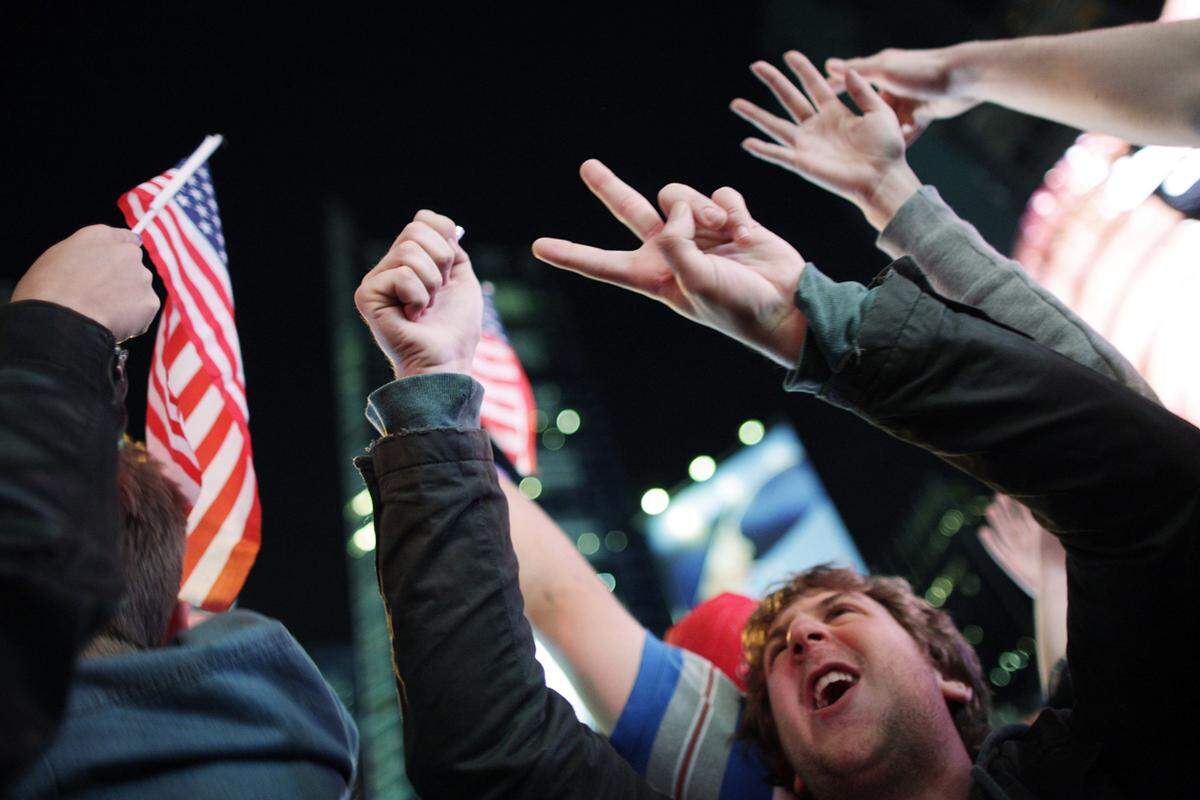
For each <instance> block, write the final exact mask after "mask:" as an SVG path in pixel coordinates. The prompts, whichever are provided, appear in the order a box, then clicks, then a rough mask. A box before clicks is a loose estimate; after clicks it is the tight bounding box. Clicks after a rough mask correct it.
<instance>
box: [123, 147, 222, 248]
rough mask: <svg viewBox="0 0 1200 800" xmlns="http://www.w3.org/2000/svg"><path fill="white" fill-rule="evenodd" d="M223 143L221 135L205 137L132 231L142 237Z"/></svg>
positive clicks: (155, 197) (156, 196)
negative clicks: (147, 227)
mask: <svg viewBox="0 0 1200 800" xmlns="http://www.w3.org/2000/svg"><path fill="white" fill-rule="evenodd" d="M223 141H225V137H223V136H221V134H219V133H214V134H211V135H209V136H205V137H204V141H203V142H201V143H200V146H199V147H197V148H196V152H194V153H192V154H191V155H190V156H188V159H187V161H184V162H183V166H181V167H180V168H179V169H178V170H177V171H176V173H175V177H173V178H171V180H170V182H169V183H168V184H167V185H166V186H164V187H163V190H162V191H161V192H159V193H158V194H157V195H155V196H154V200H153V201H151V203H150V208H148V209H146V213H145V215H144V216H143V217H142V218H141V219H139V220H138V221H137V224H136V225H134V226H133V228H131V229H130V230H132V231H133V232H134V233H136V234H139V235H140V234H141V232H142V231H143V230H145V228H146V226H147V225H149V224H150V223H151V222H152V221H153V220H154V218H155V217H156V216H157V215H158V212H159V211H161V210H162V209H163V207H164V206H166V204H167V203H169V202H170V201H171V198H172V197H174V196H175V195H176V194H177V193H178V192H179V190H180V189H181V188H183V185H184V184H185V183H187V180H188V178H190V177H192V174H193V173H194V172H195V171H196V170H197V169H199V168H200V165H201V164H203V163H204V162H205V161H208V157H209V156H211V155H212V154H213V151H214V150H216V149H217V148H218V147H220V146H221V142H223Z"/></svg>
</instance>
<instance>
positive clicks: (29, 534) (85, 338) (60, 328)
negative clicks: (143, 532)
mask: <svg viewBox="0 0 1200 800" xmlns="http://www.w3.org/2000/svg"><path fill="white" fill-rule="evenodd" d="M115 360H116V346H115V343H114V341H113V337H112V334H111V333H109V332H108V330H106V329H105V328H104V327H103V326H101V325H99V324H97V323H95V322H93V321H92V320H90V319H87V318H86V317H83V316H81V315H79V314H77V313H75V312H73V311H70V310H68V309H66V308H62V307H60V306H56V305H53V304H50V303H41V302H34V301H27V302H21V303H14V304H10V305H7V306H4V307H3V308H0V465H2V466H0V686H3V687H4V689H3V691H0V785H3V782H4V781H6V780H8V779H10V778H11V777H13V776H14V775H15V774H17V773H18V772H20V771H21V770H22V769H23V768H24V766H25V765H27V764H28V763H29V762H30V761H31V760H32V759H33V758H34V757H35V756H36V755H37V754H38V753H39V752H40V751H41V750H42V749H43V748H44V747H45V746H46V745H47V744H48V743H49V740H50V738H51V736H52V734H53V732H54V729H55V727H56V726H57V724H58V722H59V719H60V718H61V717H62V713H63V704H64V701H65V697H66V693H67V688H68V683H69V681H70V677H71V673H72V670H73V668H74V662H75V657H76V655H77V654H78V652H79V650H80V649H81V648H82V647H83V646H84V645H85V644H86V643H87V641H88V640H89V639H90V638H91V637H92V635H93V634H94V633H95V632H96V631H97V630H98V629H99V628H100V627H101V626H102V625H103V624H104V623H105V622H106V621H107V619H108V617H109V616H110V615H111V614H112V611H113V609H114V608H115V607H116V603H117V601H118V600H119V598H120V593H121V588H122V584H121V580H120V576H119V564H118V561H117V557H118V553H117V526H118V520H117V492H116V460H117V441H118V438H119V436H120V434H121V428H122V425H123V421H124V418H123V408H122V403H121V400H122V398H120V397H119V392H118V391H117V389H118V387H117V385H116V382H115V381H114V372H115V367H116V364H115Z"/></svg>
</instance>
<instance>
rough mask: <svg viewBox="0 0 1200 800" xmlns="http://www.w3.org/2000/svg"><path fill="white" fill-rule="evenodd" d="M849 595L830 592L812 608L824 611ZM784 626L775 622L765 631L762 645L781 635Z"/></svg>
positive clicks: (847, 593)
mask: <svg viewBox="0 0 1200 800" xmlns="http://www.w3.org/2000/svg"><path fill="white" fill-rule="evenodd" d="M849 596H850V592H838V593H836V594H831V595H829V597H826V598H825V599H824V600H822V601H820V602H819V603H817V604H816V606H815V607H814V608H815V610H817V611H825V610H826V609H828V608H829V607H830V606H834V605H837V604H838V603H840V602H842V601H843V600H845V599H846V598H848V597H849ZM786 628H787V625H784V624H782V623H779V622H777V623H775V625H774V626H773V627H772V628H771V630H770V631H768V632H767V638H766V640H765V641H764V642H763V647H764V648H765V647H766V645H768V644H770V643H771V641H772V640H774V639H777V638H779V637H780V636H781V635H783V632H784V630H785V629H786Z"/></svg>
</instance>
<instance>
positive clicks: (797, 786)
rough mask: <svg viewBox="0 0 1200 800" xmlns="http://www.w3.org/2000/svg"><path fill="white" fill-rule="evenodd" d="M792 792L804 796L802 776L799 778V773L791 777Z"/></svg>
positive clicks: (797, 795)
mask: <svg viewBox="0 0 1200 800" xmlns="http://www.w3.org/2000/svg"><path fill="white" fill-rule="evenodd" d="M792 792H793V793H794V794H795V795H796V797H803V796H804V778H801V777H800V776H799V775H797V776H795V777H794V778H792Z"/></svg>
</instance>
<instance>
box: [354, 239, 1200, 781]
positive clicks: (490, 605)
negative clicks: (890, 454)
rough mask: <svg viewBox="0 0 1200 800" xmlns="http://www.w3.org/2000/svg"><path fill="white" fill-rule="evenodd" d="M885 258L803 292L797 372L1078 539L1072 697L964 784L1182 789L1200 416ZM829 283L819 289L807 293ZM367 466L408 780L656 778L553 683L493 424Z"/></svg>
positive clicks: (1072, 563)
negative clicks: (871, 278)
mask: <svg viewBox="0 0 1200 800" xmlns="http://www.w3.org/2000/svg"><path fill="white" fill-rule="evenodd" d="M893 266H894V269H893V270H891V271H889V272H888V273H886V274H885V277H884V278H883V279H882V280H881V281H879V282H878V283H877V285H876V286H874V287H873V288H872V290H871V291H870V292H868V293H865V294H863V290H862V288H861V287H857V288H856V289H855V290H854V291H853V292H852V293H851V294H852V295H853V296H854V297H855V298H856V299H855V304H856V305H855V311H854V313H853V314H852V315H851V317H852V318H853V319H852V320H851V321H852V323H853V324H851V325H847V324H844V323H846V319H845V318H838V316H837V315H836V314H832V313H826V312H828V311H829V310H830V309H828V308H824V309H822V308H815V307H812V306H811V305H810V306H809V307H806V308H805V310H806V311H807V312H808V316H809V321H810V332H809V338H808V342H807V344H806V352H805V356H804V360H803V362H802V365H801V368H800V369H799V370H797V371H796V372H794V373H793V374H791V375H789V384H790V387H789V388H793V389H796V390H802V391H811V392H814V393H817V394H819V395H820V396H821V397H822V398H824V399H825V400H827V401H829V402H832V403H834V404H836V405H839V406H842V407H844V408H847V409H848V410H851V411H853V412H854V413H856V414H858V415H860V416H862V417H864V418H865V419H867V420H868V421H870V422H871V423H872V424H874V425H877V426H878V427H880V428H882V429H884V430H886V431H888V432H889V433H891V434H892V435H895V436H897V437H899V438H901V439H904V440H906V441H910V442H912V443H914V444H916V445H918V446H920V447H923V448H925V449H927V450H930V451H931V452H933V453H935V454H936V455H938V456H939V457H941V458H943V459H945V460H946V461H948V462H949V463H951V464H954V465H955V466H957V467H959V468H961V469H963V470H964V471H966V472H968V473H969V474H972V475H974V476H976V477H977V478H979V479H981V480H983V481H984V482H986V483H988V484H989V485H991V486H993V487H994V488H996V489H997V490H999V491H1003V492H1005V493H1007V494H1009V495H1011V496H1013V497H1016V498H1017V499H1019V500H1021V501H1022V502H1024V503H1026V504H1027V505H1028V506H1029V507H1030V508H1031V509H1032V510H1033V511H1034V512H1035V513H1036V514H1037V516H1038V518H1039V521H1040V522H1041V523H1042V524H1043V525H1044V526H1045V527H1046V528H1047V529H1048V530H1050V531H1051V532H1053V533H1055V534H1056V535H1058V536H1059V537H1060V538H1061V539H1062V541H1063V543H1064V544H1065V545H1066V548H1067V552H1068V576H1069V592H1070V612H1069V620H1068V628H1069V634H1070V645H1069V649H1068V655H1069V660H1070V663H1071V678H1072V681H1073V687H1074V692H1075V705H1074V707H1073V708H1072V709H1070V710H1061V711H1047V712H1046V713H1044V714H1043V716H1042V717H1041V718H1039V720H1038V721H1037V723H1036V724H1035V725H1033V726H1032V727H1031V728H1030V729H1028V730H1024V729H1014V730H1007V731H1000V732H997V736H996V737H994V738H993V739H992V740H991V741H990V742H989V744H988V747H987V748H986V749H985V752H984V754H983V755H984V758H983V759H982V766H981V767H979V768H977V771H976V774H975V790H974V791H975V794H976V796H978V797H990V798H1003V797H1011V798H1022V797H1092V798H1095V797H1116V796H1123V797H1166V796H1172V795H1175V794H1182V791H1181V789H1180V787H1181V786H1182V784H1181V783H1180V778H1181V776H1182V773H1183V771H1184V769H1185V766H1186V761H1185V759H1186V758H1187V757H1188V756H1189V755H1190V754H1191V752H1192V750H1193V743H1192V741H1191V739H1192V738H1193V737H1192V736H1191V734H1190V733H1187V734H1185V735H1183V736H1178V735H1176V734H1174V733H1168V732H1169V731H1172V727H1171V723H1172V722H1173V721H1176V722H1177V721H1179V719H1178V718H1182V720H1183V721H1184V723H1185V725H1189V724H1190V717H1191V715H1192V713H1194V712H1195V710H1196V709H1197V704H1196V694H1197V693H1196V689H1195V687H1194V685H1193V683H1194V682H1193V681H1191V676H1190V674H1189V673H1190V659H1189V658H1188V657H1186V655H1185V654H1186V652H1190V647H1191V645H1192V641H1193V640H1194V639H1195V638H1196V632H1197V631H1196V627H1197V626H1196V616H1197V615H1196V612H1195V610H1194V609H1195V601H1194V598H1193V597H1191V592H1192V588H1193V587H1194V586H1195V584H1196V581H1195V579H1196V549H1195V544H1194V543H1195V539H1196V530H1197V527H1198V526H1200V504H1198V501H1200V432H1198V431H1197V430H1196V429H1195V428H1193V427H1192V426H1190V425H1188V424H1187V423H1186V422H1184V421H1182V420H1180V419H1179V418H1177V417H1175V416H1173V415H1172V414H1170V413H1169V412H1167V411H1165V410H1164V409H1162V408H1161V407H1159V406H1157V405H1155V404H1154V403H1152V402H1150V401H1148V400H1146V399H1145V398H1142V397H1140V396H1139V395H1137V394H1136V393H1134V392H1133V391H1130V390H1129V389H1126V388H1125V387H1123V386H1120V385H1119V384H1117V383H1115V382H1113V381H1112V380H1110V379H1108V378H1105V377H1103V376H1100V375H1098V374H1096V373H1094V372H1092V371H1091V370H1088V369H1087V368H1085V367H1081V366H1079V365H1078V364H1075V363H1074V362H1072V361H1070V360H1068V359H1066V358H1064V357H1062V356H1060V355H1058V354H1057V353H1054V352H1053V351H1051V350H1049V349H1048V348H1045V347H1043V346H1041V345H1039V344H1037V343H1035V342H1033V341H1032V340H1030V339H1029V338H1027V337H1025V336H1024V335H1022V334H1020V333H1018V332H1015V331H1013V330H1010V329H1008V328H1005V327H1004V326H1001V325H999V324H997V323H995V322H993V321H991V320H989V319H987V318H986V316H985V315H983V314H982V313H981V312H979V311H977V310H975V309H972V308H969V307H966V306H962V305H960V304H957V303H953V302H951V301H948V300H945V299H943V298H940V297H938V296H937V295H936V294H935V293H934V292H933V291H932V290H931V289H930V288H929V286H928V284H927V282H926V281H925V280H924V278H923V276H922V275H921V274H920V273H919V271H918V270H917V269H916V267H915V265H913V264H912V263H911V262H910V261H908V260H906V259H901V260H900V261H899V262H896V264H895V265H893ZM806 274H807V273H806ZM803 285H804V281H802V287H803ZM836 293H837V292H836V287H832V288H831V286H825V287H823V288H822V287H818V289H817V290H816V291H814V292H813V294H812V296H810V297H808V298H806V297H803V296H800V293H798V303H799V304H800V305H801V306H802V307H804V306H805V305H806V303H809V302H824V301H825V300H828V299H830V298H831V297H833V296H834V295H835V294H836ZM822 298H823V299H822ZM847 332H849V333H850V337H849V342H848V345H847V346H845V347H842V346H841V345H839V344H838V342H837V340H839V339H841V340H843V341H844V340H845V339H846V335H847ZM835 355H836V357H834V356H835ZM362 467H363V469H364V476H365V477H366V479H367V483H368V486H369V487H370V488H371V492H372V495H373V499H374V502H375V509H376V528H377V535H378V542H379V545H378V547H379V549H378V553H377V556H378V570H379V580H380V587H381V590H382V592H383V595H384V600H385V603H386V605H387V608H388V613H389V617H390V620H391V626H392V633H393V639H392V645H393V653H394V658H395V666H396V670H397V679H398V685H399V690H400V697H401V703H402V705H403V708H404V715H405V721H404V724H405V747H406V753H407V756H408V769H409V774H410V776H411V777H412V779H413V783H414V786H416V788H417V789H418V791H419V792H421V793H422V795H424V796H426V797H430V798H433V797H476V796H478V797H576V796H579V797H612V798H618V797H621V798H624V797H644V796H653V795H652V792H651V790H649V789H648V788H647V787H646V786H645V785H644V784H643V783H641V782H640V781H639V780H638V779H637V778H636V776H634V775H633V774H632V772H631V771H630V769H629V767H628V766H627V765H625V764H624V762H622V761H620V760H619V759H618V758H617V757H616V756H615V754H614V753H613V752H612V751H611V749H610V748H608V746H607V743H606V742H605V741H604V739H603V738H602V737H600V736H598V735H597V734H595V733H593V732H592V731H590V730H588V729H587V728H585V727H583V726H582V725H580V724H579V723H578V722H576V721H575V718H574V716H573V715H572V714H571V712H570V709H569V708H568V707H567V704H566V702H565V701H564V700H563V699H562V698H561V697H559V696H558V695H556V694H554V693H553V692H551V691H549V690H547V689H546V688H545V686H544V684H543V681H542V674H541V670H540V668H539V667H538V666H537V664H536V662H535V661H534V658H533V645H532V639H531V636H530V631H529V627H528V624H527V623H526V622H525V620H524V619H523V617H522V614H521V600H520V595H519V594H518V590H517V568H516V562H515V558H514V556H513V553H512V550H511V546H510V544H509V541H508V533H507V531H508V528H507V525H508V523H507V514H506V509H505V504H504V500H503V497H502V495H501V494H500V491H499V489H498V487H497V486H496V483H495V477H494V467H493V465H492V462H491V458H490V448H489V446H488V443H487V439H486V437H485V435H484V434H483V433H482V432H481V431H478V430H463V429H454V428H441V429H435V430H423V431H417V432H411V433H407V434H404V433H402V434H400V435H396V436H391V437H387V438H385V439H383V440H381V441H380V442H379V443H377V445H376V446H375V448H374V450H373V453H372V456H371V457H370V458H369V459H364V463H363V464H362ZM1173 718H1176V719H1173Z"/></svg>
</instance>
